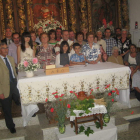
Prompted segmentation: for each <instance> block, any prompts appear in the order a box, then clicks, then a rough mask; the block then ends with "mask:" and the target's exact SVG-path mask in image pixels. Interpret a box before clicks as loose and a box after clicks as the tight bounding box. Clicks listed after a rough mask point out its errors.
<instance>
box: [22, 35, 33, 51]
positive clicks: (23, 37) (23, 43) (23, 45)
mask: <svg viewBox="0 0 140 140" xmlns="http://www.w3.org/2000/svg"><path fill="white" fill-rule="evenodd" d="M25 37H29V38H30V41H29V45H30V46H31V49H33V42H32V39H31V34H30V33H29V32H24V33H22V36H21V50H22V51H23V52H25V50H26V47H25Z"/></svg>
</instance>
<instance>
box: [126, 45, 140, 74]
mask: <svg viewBox="0 0 140 140" xmlns="http://www.w3.org/2000/svg"><path fill="white" fill-rule="evenodd" d="M124 64H125V65H126V66H129V67H130V69H131V77H132V76H133V75H134V73H136V72H137V70H138V68H139V65H140V53H137V52H136V45H134V44H131V45H130V52H129V53H127V54H126V55H125V57H124Z"/></svg>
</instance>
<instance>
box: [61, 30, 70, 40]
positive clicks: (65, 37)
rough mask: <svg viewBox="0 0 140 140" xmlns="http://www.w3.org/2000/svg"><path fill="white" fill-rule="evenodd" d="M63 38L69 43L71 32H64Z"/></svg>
mask: <svg viewBox="0 0 140 140" xmlns="http://www.w3.org/2000/svg"><path fill="white" fill-rule="evenodd" d="M62 38H63V40H64V41H67V40H68V39H69V32H68V31H64V32H63V34H62Z"/></svg>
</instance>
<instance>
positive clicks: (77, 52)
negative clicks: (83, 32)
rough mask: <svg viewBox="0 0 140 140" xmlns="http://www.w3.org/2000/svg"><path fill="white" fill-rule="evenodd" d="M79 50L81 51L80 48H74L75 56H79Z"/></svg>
mask: <svg viewBox="0 0 140 140" xmlns="http://www.w3.org/2000/svg"><path fill="white" fill-rule="evenodd" d="M80 50H81V47H80V46H75V48H74V51H75V53H76V54H79V52H80Z"/></svg>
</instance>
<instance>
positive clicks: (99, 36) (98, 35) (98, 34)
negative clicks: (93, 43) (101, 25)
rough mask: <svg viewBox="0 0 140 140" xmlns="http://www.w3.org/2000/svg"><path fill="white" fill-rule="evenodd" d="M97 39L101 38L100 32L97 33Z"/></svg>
mask: <svg viewBox="0 0 140 140" xmlns="http://www.w3.org/2000/svg"><path fill="white" fill-rule="evenodd" d="M97 37H98V39H99V40H100V39H101V38H102V32H97Z"/></svg>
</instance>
